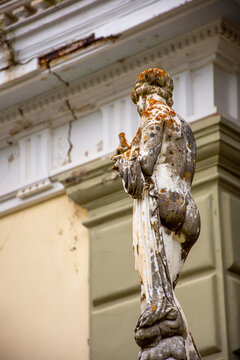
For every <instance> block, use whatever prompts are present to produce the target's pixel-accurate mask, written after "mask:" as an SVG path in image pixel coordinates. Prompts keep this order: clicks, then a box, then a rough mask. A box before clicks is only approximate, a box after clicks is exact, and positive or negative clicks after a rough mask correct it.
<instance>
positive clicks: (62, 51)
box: [39, 33, 120, 65]
mask: <svg viewBox="0 0 240 360" xmlns="http://www.w3.org/2000/svg"><path fill="white" fill-rule="evenodd" d="M119 36H120V35H110V36H107V37H100V38H95V34H94V33H93V34H91V35H89V36H88V37H86V38H83V39H80V40H78V41H75V42H73V43H72V44H69V45H65V46H63V47H61V48H59V49H57V50H54V51H52V52H50V53H48V54H45V55H43V56H41V57H39V64H40V65H44V64H49V63H50V62H51V61H53V60H55V59H58V58H61V57H63V56H66V55H68V54H71V53H73V52H75V51H77V50H80V49H84V48H86V47H88V46H90V45H93V44H98V43H99V42H105V41H116V40H117V39H118V38H119Z"/></svg>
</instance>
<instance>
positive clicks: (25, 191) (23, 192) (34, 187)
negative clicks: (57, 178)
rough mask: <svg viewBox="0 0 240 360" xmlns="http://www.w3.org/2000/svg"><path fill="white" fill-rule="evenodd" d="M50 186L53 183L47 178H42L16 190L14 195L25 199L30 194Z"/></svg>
mask: <svg viewBox="0 0 240 360" xmlns="http://www.w3.org/2000/svg"><path fill="white" fill-rule="evenodd" d="M52 188H53V183H52V182H51V181H50V180H49V179H43V180H41V181H38V182H36V183H35V184H31V185H29V186H25V187H24V188H22V189H20V190H18V192H17V194H16V196H17V197H18V198H19V199H26V198H28V197H30V196H33V195H35V194H38V193H41V192H43V191H46V190H49V189H52Z"/></svg>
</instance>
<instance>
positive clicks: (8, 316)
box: [0, 195, 89, 360]
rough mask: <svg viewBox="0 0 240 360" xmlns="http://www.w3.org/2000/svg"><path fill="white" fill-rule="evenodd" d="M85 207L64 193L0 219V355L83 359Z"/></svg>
mask: <svg viewBox="0 0 240 360" xmlns="http://www.w3.org/2000/svg"><path fill="white" fill-rule="evenodd" d="M86 217H87V213H86V211H85V210H83V209H81V208H80V206H79V205H77V204H74V203H73V202H72V201H71V200H70V199H69V198H68V197H67V196H65V195H63V196H60V197H58V198H55V199H52V200H49V201H46V202H44V203H41V204H38V205H36V206H32V207H30V208H28V209H25V210H22V211H19V212H17V213H14V214H11V215H9V216H6V217H5V218H2V219H0V289H1V293H0V359H1V360H50V359H51V360H66V359H71V360H75V359H78V360H80V359H81V360H85V359H88V356H89V355H88V353H89V350H88V337H89V325H88V323H89V321H88V320H89V305H88V304H89V298H88V259H89V254H88V234H87V229H85V228H84V227H83V225H82V224H81V221H82V220H83V219H84V218H86Z"/></svg>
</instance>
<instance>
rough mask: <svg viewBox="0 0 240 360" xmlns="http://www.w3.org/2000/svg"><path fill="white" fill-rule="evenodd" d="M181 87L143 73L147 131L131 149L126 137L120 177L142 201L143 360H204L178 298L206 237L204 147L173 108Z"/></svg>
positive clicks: (137, 97)
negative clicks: (201, 193) (196, 191)
mask: <svg viewBox="0 0 240 360" xmlns="http://www.w3.org/2000/svg"><path fill="white" fill-rule="evenodd" d="M172 91H173V82H172V79H171V78H170V77H169V75H168V74H167V73H166V72H165V71H163V70H160V69H148V70H146V71H144V72H142V73H141V74H140V75H139V76H138V78H137V80H136V85H135V88H134V89H133V91H132V95H131V96H132V100H133V102H134V103H135V104H137V110H138V112H139V114H140V116H141V124H140V127H139V129H138V131H137V134H136V136H135V137H134V139H133V140H132V142H131V144H129V143H128V142H127V140H126V139H125V134H124V133H121V134H119V138H120V145H119V147H118V149H117V153H116V155H115V156H113V160H114V161H115V165H114V167H113V168H114V169H115V170H116V171H117V172H118V173H119V175H120V176H121V178H122V181H123V185H124V189H125V191H126V192H127V193H128V194H129V195H130V196H131V197H133V198H134V218H133V250H134V254H135V266H136V269H137V271H138V273H139V275H140V279H141V316H140V317H139V320H138V323H137V325H136V329H135V339H136V342H137V344H138V345H139V346H140V347H141V350H140V352H139V360H163V359H168V360H170V359H171V360H173V359H176V360H183V359H190V360H195V359H200V355H199V353H198V351H197V349H196V347H195V345H194V342H193V339H192V337H191V334H190V332H189V331H188V327H187V322H186V319H185V317H184V314H183V311H182V309H181V307H180V305H179V303H178V301H177V299H176V297H175V295H174V292H173V289H174V287H175V286H176V283H177V280H178V276H179V273H180V271H181V268H182V266H183V264H184V261H185V260H186V257H187V255H188V253H189V251H190V249H191V247H192V246H193V244H194V243H195V242H196V240H197V238H198V236H199V231H200V217H199V212H198V209H197V206H196V204H195V202H194V200H193V198H192V195H191V184H192V180H193V176H194V169H195V158H196V144H195V139H194V136H193V133H192V131H191V128H190V126H189V124H188V123H186V122H185V121H184V120H183V119H181V117H180V116H178V115H177V114H176V113H175V112H174V110H173V109H172V108H171V106H172V104H173V102H172Z"/></svg>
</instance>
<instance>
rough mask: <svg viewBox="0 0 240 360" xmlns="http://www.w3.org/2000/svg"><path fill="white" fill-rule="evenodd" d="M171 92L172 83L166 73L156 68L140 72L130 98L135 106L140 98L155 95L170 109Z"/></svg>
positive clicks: (171, 102)
mask: <svg viewBox="0 0 240 360" xmlns="http://www.w3.org/2000/svg"><path fill="white" fill-rule="evenodd" d="M172 92H173V81H172V79H171V78H170V76H169V75H168V73H167V72H166V71H164V70H161V69H158V68H152V69H147V70H145V71H143V72H141V74H140V75H139V76H138V77H137V79H136V85H135V87H134V89H133V91H132V94H131V98H132V101H133V102H134V104H137V103H138V101H139V98H140V97H141V98H142V99H144V98H146V97H147V95H151V94H157V95H159V96H160V97H161V98H162V99H164V100H165V102H166V103H167V105H168V106H170V107H171V106H172V105H173V101H172Z"/></svg>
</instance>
